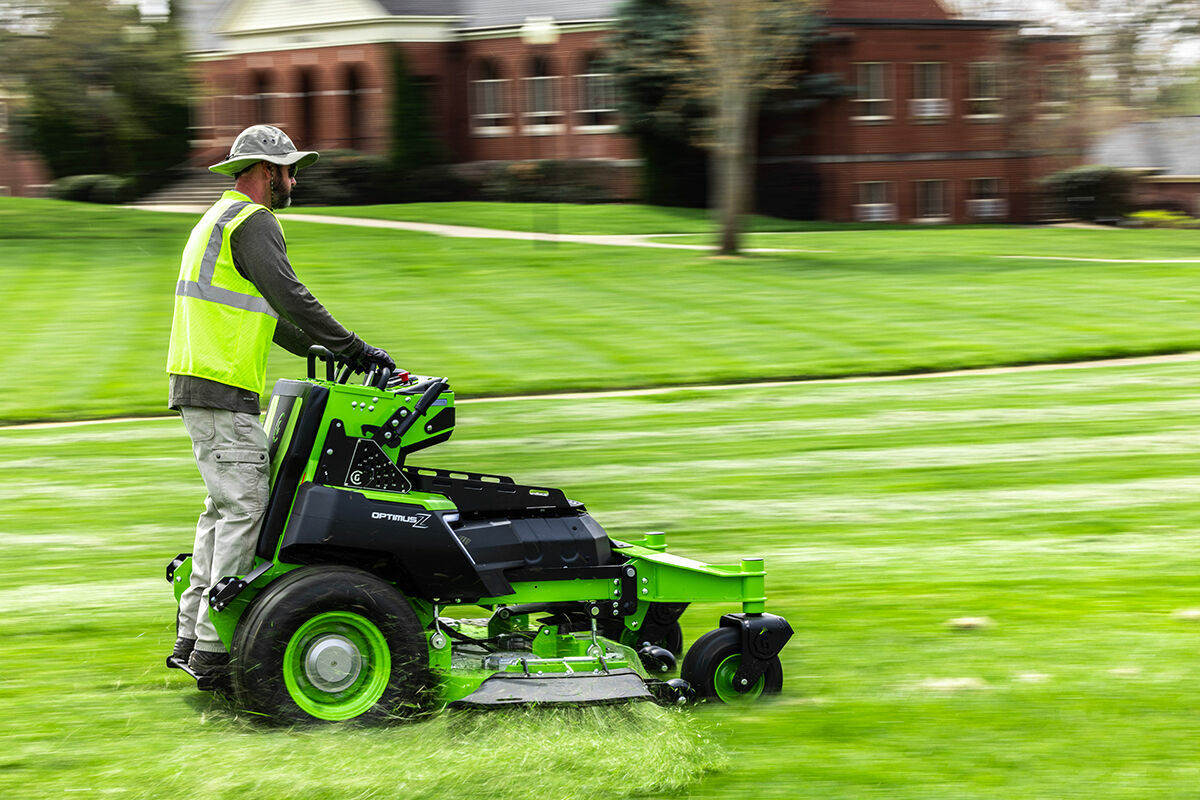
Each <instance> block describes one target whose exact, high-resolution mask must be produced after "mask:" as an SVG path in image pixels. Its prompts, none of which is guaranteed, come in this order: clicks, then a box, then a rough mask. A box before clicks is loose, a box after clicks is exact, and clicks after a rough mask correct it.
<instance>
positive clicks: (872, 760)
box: [0, 363, 1200, 800]
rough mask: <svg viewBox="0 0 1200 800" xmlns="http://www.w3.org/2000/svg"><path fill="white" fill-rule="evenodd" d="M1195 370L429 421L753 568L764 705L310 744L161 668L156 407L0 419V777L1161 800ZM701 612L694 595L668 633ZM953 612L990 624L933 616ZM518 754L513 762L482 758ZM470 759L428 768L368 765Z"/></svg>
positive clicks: (1175, 688)
mask: <svg viewBox="0 0 1200 800" xmlns="http://www.w3.org/2000/svg"><path fill="white" fill-rule="evenodd" d="M1198 387H1200V364H1197V363H1187V364H1164V365H1153V366H1126V367H1105V368H1098V369H1091V370H1086V371H1085V370H1062V371H1061V372H1050V373H1036V374H1035V373H1024V374H1009V375H988V376H963V377H953V378H926V379H912V380H906V381H896V382H893V383H887V384H841V385H838V384H819V385H818V384H811V385H798V386H788V387H772V388H753V387H738V388H737V389H735V390H730V391H725V392H703V391H700V392H696V391H688V392H677V393H673V394H668V395H662V396H654V397H628V398H605V399H602V400H597V401H588V400H586V399H580V398H572V399H568V398H547V399H538V400H530V399H523V400H513V401H508V402H494V403H486V404H483V403H481V404H475V405H472V404H464V405H463V406H462V407H461V408H460V413H459V427H458V431H457V432H456V437H455V439H453V440H452V441H451V442H449V443H447V444H446V445H442V446H439V447H438V448H435V449H433V450H430V451H428V452H423V453H419V454H416V455H415V456H414V457H413V459H412V460H413V461H414V462H415V463H420V464H428V465H431V466H445V467H450V468H460V469H480V470H484V471H491V472H497V473H501V474H510V475H513V476H515V477H517V478H518V480H523V481H527V482H530V483H536V482H538V479H539V476H541V477H545V476H551V477H553V476H566V475H568V474H572V473H573V474H575V475H576V478H575V479H573V480H571V481H570V483H569V485H566V486H564V487H563V488H565V489H568V490H569V495H570V496H573V497H577V498H578V499H581V500H584V501H585V502H587V504H588V507H589V509H591V510H592V511H593V513H594V514H595V515H596V517H597V519H598V520H599V521H600V522H601V523H602V524H604V525H605V526H606V527H607V528H608V529H609V530H610V531H612V532H613V533H614V535H617V536H621V535H636V534H637V533H639V532H641V531H645V530H654V529H659V530H665V531H667V534H668V541H669V542H670V543H671V549H672V551H673V552H677V553H680V554H684V555H695V556H697V557H702V558H709V559H712V560H716V561H724V562H728V561H736V559H737V558H738V557H739V556H743V555H761V556H764V557H765V558H766V560H767V565H768V570H769V576H768V585H767V592H768V595H769V596H770V601H769V603H770V605H769V608H770V609H771V610H774V611H777V612H778V613H782V614H784V615H785V616H787V617H788V618H789V620H791V622H792V624H793V626H794V627H795V628H796V630H797V637H796V639H795V640H794V641H793V643H792V645H791V646H789V648H788V649H787V650H786V651H785V653H784V667H785V673H786V675H787V679H786V680H787V682H786V694H785V696H784V697H783V698H782V701H781V702H779V703H775V704H767V705H762V706H756V707H754V708H752V709H749V710H746V711H739V712H737V713H733V714H723V713H721V712H720V711H715V712H714V710H712V709H702V710H699V711H697V712H693V713H692V714H691V715H690V716H685V717H666V718H659V717H657V716H656V717H652V718H648V719H647V718H638V719H637V720H636V724H634V725H633V727H632V728H624V727H621V726H622V725H623V724H625V723H626V722H628V721H629V720H630V717H629V716H628V714H627V713H626V712H621V711H615V712H614V713H612V714H606V713H604V712H601V713H600V714H599V715H598V716H594V717H580V716H578V715H576V717H573V718H570V719H565V720H564V719H555V718H552V717H547V716H538V715H530V716H528V717H523V716H522V717H503V718H497V717H494V716H478V717H477V716H465V717H463V716H459V717H453V716H451V717H442V718H439V719H437V720H433V721H430V722H427V723H419V724H416V725H410V726H402V727H399V728H388V729H379V730H363V729H353V728H350V729H347V728H340V729H337V730H334V731H320V730H318V731H300V730H292V731H271V730H266V729H263V728H261V727H260V726H256V725H253V724H250V723H248V722H247V721H245V720H243V719H240V718H235V717H234V715H233V714H232V713H231V712H230V711H229V709H228V708H225V707H222V706H220V705H217V704H213V703H212V701H211V699H210V698H208V697H206V696H203V695H197V694H196V693H195V692H194V691H193V690H191V689H190V688H188V687H187V685H186V681H185V680H183V679H182V678H180V677H179V676H177V675H174V674H171V673H167V672H165V671H164V670H163V669H162V668H161V667H160V666H159V665H160V664H161V660H162V656H163V655H164V654H165V652H166V650H167V649H169V645H170V642H171V639H172V636H173V631H172V630H171V614H172V608H171V602H170V596H169V588H168V587H167V586H166V584H165V582H163V581H162V579H161V570H162V567H163V565H164V564H165V562H166V561H167V560H168V559H169V558H170V557H171V556H172V555H174V554H175V553H176V552H179V551H180V550H183V549H186V548H187V541H188V539H189V537H190V533H189V532H190V528H191V526H192V524H193V522H194V518H195V514H196V513H197V512H198V510H199V505H200V501H201V500H202V494H203V491H202V489H201V487H200V483H199V477H198V476H197V475H196V473H195V467H194V465H193V464H192V463H191V456H190V452H189V448H188V446H187V440H186V437H185V436H184V435H183V432H182V428H181V426H180V425H179V423H178V421H177V420H176V421H159V420H155V421H146V422H135V423H114V424H112V425H106V426H103V428H100V429H94V428H89V429H63V430H60V431H46V430H30V431H5V432H3V433H0V486H2V487H4V489H5V490H6V491H9V490H10V487H13V486H15V487H16V490H17V491H24V490H25V489H26V488H29V487H36V486H37V485H38V484H43V485H45V486H48V487H51V488H52V489H53V490H52V491H42V490H40V489H39V490H37V491H35V492H34V493H33V494H31V495H30V496H28V497H24V498H21V497H18V498H17V499H11V500H6V501H5V502H3V503H0V548H2V549H3V557H4V561H5V564H6V565H8V566H9V569H7V570H5V571H4V573H3V574H0V607H2V608H3V609H4V612H5V613H4V614H3V615H0V637H2V640H3V641H4V642H5V643H6V644H5V655H4V670H3V671H2V672H0V691H3V693H4V696H5V699H6V700H7V701H9V708H11V709H13V711H12V712H11V713H9V714H8V715H7V717H6V744H7V745H8V746H7V747H6V748H5V751H4V752H3V754H0V766H2V767H3V768H2V769H0V793H3V795H4V796H5V797H6V798H8V797H12V798H16V799H17V800H24V798H35V797H37V798H40V797H43V796H45V795H46V794H47V793H55V794H57V793H61V792H62V791H64V790H67V789H83V788H86V789H87V790H88V791H91V792H95V793H98V792H105V791H107V792H112V793H118V792H120V793H122V794H124V795H127V796H130V797H154V796H161V795H162V794H164V793H171V794H178V793H183V794H189V793H190V794H202V793H205V792H207V791H209V790H210V789H212V788H213V787H217V786H220V787H223V789H229V788H230V787H234V788H237V789H238V790H239V791H245V792H252V793H254V794H255V795H256V796H260V797H264V798H273V797H280V798H282V797H291V796H297V795H304V796H306V797H320V798H325V797H327V798H331V800H332V798H335V797H339V798H340V797H344V796H345V795H346V792H347V791H353V792H354V793H357V794H358V795H361V796H363V797H384V796H394V795H395V794H404V795H405V796H411V797H434V796H436V797H439V798H443V799H444V800H457V798H467V797H477V796H479V795H480V794H481V793H482V794H487V795H488V796H490V797H497V798H508V797H514V798H517V797H527V796H530V795H531V794H543V795H546V796H563V795H565V794H571V795H572V796H575V797H579V798H581V800H583V799H585V798H592V797H602V796H603V797H622V796H635V797H636V796H643V797H657V796H664V797H665V796H678V795H679V794H680V793H681V792H683V791H685V790H686V792H687V793H689V794H690V796H692V797H714V798H715V797H721V798H727V797H733V796H755V797H780V798H783V797H786V798H789V799H790V800H793V799H795V798H800V799H801V800H807V799H808V798H814V799H815V798H821V800H828V799H829V798H855V799H856V800H859V799H860V798H862V797H868V796H871V795H873V794H886V795H887V796H899V797H913V798H931V799H932V798H947V799H949V798H953V799H954V800H963V798H966V799H967V800H975V799H976V798H979V800H984V799H985V798H987V799H988V800H990V799H991V798H997V797H1051V796H1053V797H1067V796H1072V793H1073V792H1075V791H1076V790H1077V789H1078V787H1079V786H1081V785H1083V786H1097V785H1103V786H1105V793H1106V797H1112V798H1118V800H1126V798H1128V800H1142V798H1144V797H1146V796H1155V797H1180V798H1183V797H1186V796H1188V794H1189V793H1190V792H1192V791H1193V790H1194V786H1195V777H1196V775H1195V770H1194V769H1193V766H1192V765H1193V764H1194V759H1193V758H1192V754H1191V753H1190V751H1189V748H1190V745H1189V744H1187V743H1189V742H1194V741H1197V740H1200V736H1198V734H1200V725H1198V724H1197V723H1196V721H1195V715H1194V713H1193V712H1192V711H1191V705H1190V702H1189V701H1188V698H1189V697H1190V696H1191V695H1192V694H1193V693H1194V686H1195V685H1196V683H1197V681H1200V664H1197V662H1196V658H1195V646H1196V636H1197V629H1196V628H1195V627H1194V625H1193V624H1191V623H1188V622H1187V621H1185V620H1182V619H1180V618H1176V617H1175V616H1174V612H1175V611H1177V610H1179V609H1186V608H1188V607H1192V606H1197V605H1200V589H1198V588H1197V577H1196V574H1197V570H1198V569H1200V556H1198V555H1197V553H1198V552H1200V551H1198V550H1197V547H1196V545H1197V539H1198V537H1200V499H1198V498H1197V497H1196V496H1195V492H1194V490H1193V489H1192V488H1190V487H1194V485H1195V482H1194V480H1192V477H1193V475H1194V469H1193V468H1192V466H1191V464H1192V461H1191V458H1190V453H1189V452H1188V450H1187V437H1188V436H1189V435H1190V432H1192V431H1195V430H1196V429H1197V427H1198V424H1197V422H1196V419H1197V417H1196V411H1197V407H1196V405H1195V402H1194V398H1195V397H1196V396H1197V394H1198V393H1197V392H1196V389H1197V388H1198ZM996 409H999V411H996ZM564 439H572V440H573V444H572V445H571V446H569V447H556V446H555V442H557V441H560V440H564ZM1039 448H1041V449H1042V450H1043V451H1044V452H1043V457H1041V458H1038V450H1039ZM1014 458H1015V459H1017V460H1016V461H1013V459H1014ZM806 459H815V460H816V461H815V462H814V463H811V464H810V465H809V466H810V467H815V468H812V469H810V468H809V467H805V466H803V465H804V464H805V463H806ZM821 459H826V461H825V462H824V463H822V462H821ZM689 461H691V462H692V463H691V468H690V469H689V464H688V462H689ZM890 462H895V463H894V464H893V465H892V466H891V467H889V463H890ZM905 462H908V463H905ZM796 464H799V465H800V466H796ZM621 465H628V466H629V467H630V468H631V472H632V474H631V475H629V476H627V477H625V478H622V477H621V476H619V475H613V474H612V471H613V470H617V469H619V468H620V467H621ZM643 467H644V468H645V469H644V470H643V471H642V472H641V473H639V469H641V468H643ZM789 470H796V472H797V474H790V475H789V474H788V471H789ZM805 470H807V471H805ZM91 492H100V493H104V492H108V493H109V494H107V495H103V494H101V495H100V496H99V497H98V496H97V495H95V494H89V493H91ZM155 585H159V586H161V589H160V590H158V591H159V592H160V593H159V594H156V590H155V589H154V588H153V587H154V586H155ZM725 610H729V609H727V608H718V607H715V606H713V607H710V606H698V607H693V608H690V609H689V610H688V612H687V613H686V614H685V616H684V626H685V629H686V631H687V635H688V637H689V639H690V638H694V637H695V636H697V635H699V634H700V633H702V632H704V631H705V630H708V629H710V628H712V627H713V626H715V625H716V621H717V617H718V615H719V614H720V613H721V612H722V611H725ZM968 615H973V616H987V617H989V618H991V619H992V620H993V621H994V624H993V626H992V627H991V628H987V629H983V630H980V631H976V632H970V633H963V632H954V631H952V630H950V629H948V628H947V627H946V624H945V623H946V621H947V620H949V619H951V618H954V617H961V616H968ZM62 687H70V692H71V702H70V704H64V703H63V694H62V692H63V689H62ZM455 720H458V721H457V722H456V721H455ZM681 721H682V723H683V725H682V728H676V727H673V726H674V725H676V724H678V723H680V722H681ZM614 735H619V737H620V742H621V746H620V747H618V748H615V749H614V747H613V736H614ZM706 740H707V741H706ZM1131 740H1133V741H1131ZM231 743H232V744H231ZM518 743H519V750H520V753H521V757H522V758H524V762H523V763H524V765H525V766H523V767H522V768H521V769H520V770H516V772H517V773H519V777H520V780H517V779H516V778H513V777H512V773H514V769H513V761H512V759H511V758H508V757H507V756H505V755H501V756H498V755H497V753H502V754H507V753H511V752H515V751H516V748H517V746H518ZM231 746H234V747H235V749H236V752H237V757H236V758H235V759H234V760H232V761H231V760H229V759H220V760H219V765H217V766H212V767H208V766H206V765H207V764H209V763H210V762H209V761H208V760H206V759H204V758H200V757H199V754H202V753H206V752H207V753H211V752H214V751H217V750H223V749H228V748H230V747H231ZM464 748H466V750H464ZM630 748H632V749H633V750H634V751H636V753H637V754H640V755H638V758H640V759H641V760H635V761H631V760H630V758H629V757H628V755H627V753H626V752H625V751H626V750H629V749H630ZM981 752H987V753H993V754H995V753H999V754H1002V757H993V756H989V757H988V758H986V759H982V758H981V757H980V753H981ZM605 753H607V755H605ZM580 754H595V757H593V756H591V755H587V756H586V757H585V756H581V755H580ZM1085 754H1086V755H1087V756H1088V757H1086V758H1085V757H1083V756H1084V755H1085ZM643 756H644V757H643ZM466 757H469V758H470V761H471V764H472V768H471V769H470V770H467V771H461V770H454V771H452V772H453V774H452V775H450V774H449V773H447V772H446V770H445V769H439V770H433V769H419V770H399V771H398V770H397V768H396V764H397V763H408V762H414V763H415V762H420V763H422V764H425V763H426V762H430V763H437V764H438V765H440V766H444V765H445V764H447V763H461V762H460V761H459V760H460V759H463V758H466ZM668 759H669V760H670V761H671V766H672V771H671V772H670V773H669V774H664V773H663V771H662V767H661V765H660V764H659V762H660V761H664V760H668ZM1154 759H1157V760H1156V761H1155V760H1154ZM181 760H182V761H181ZM183 762H187V763H196V764H198V766H197V767H195V768H194V769H190V770H180V769H179V768H178V764H179V763H183ZM1147 763H1155V764H1157V765H1158V766H1157V768H1156V771H1155V772H1154V774H1152V775H1151V774H1148V773H1147V772H1146V769H1145V765H1146V764H1147ZM262 764H270V765H272V766H271V768H270V770H268V771H263V770H262V769H261V765H262ZM714 768H715V769H717V771H716V772H708V773H705V770H706V769H707V770H711V769H714ZM764 775H770V776H771V779H770V781H764V780H763V776H764ZM505 776H508V777H505ZM1114 776H1119V777H1118V778H1116V779H1114Z"/></svg>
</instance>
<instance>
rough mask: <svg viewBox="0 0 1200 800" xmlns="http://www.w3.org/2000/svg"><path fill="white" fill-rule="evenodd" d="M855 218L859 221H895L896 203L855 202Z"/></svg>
mask: <svg viewBox="0 0 1200 800" xmlns="http://www.w3.org/2000/svg"><path fill="white" fill-rule="evenodd" d="M881 182H882V181H864V183H881ZM854 219H855V220H856V221H858V222H895V221H896V204H895V203H855V204H854Z"/></svg>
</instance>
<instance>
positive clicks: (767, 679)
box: [679, 628, 783, 703]
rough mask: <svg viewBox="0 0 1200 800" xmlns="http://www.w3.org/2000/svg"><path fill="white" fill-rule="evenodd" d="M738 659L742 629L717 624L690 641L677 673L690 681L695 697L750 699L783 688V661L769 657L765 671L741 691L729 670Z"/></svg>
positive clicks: (731, 670) (728, 701)
mask: <svg viewBox="0 0 1200 800" xmlns="http://www.w3.org/2000/svg"><path fill="white" fill-rule="evenodd" d="M741 659H742V633H741V631H739V630H737V629H736V628H717V629H716V630H715V631H709V632H708V633H706V634H704V635H703V636H701V637H700V638H699V639H697V640H696V641H695V643H694V644H692V646H691V649H689V650H688V652H687V655H686V656H685V657H684V659H683V666H682V667H681V668H680V670H679V677H681V678H683V679H684V680H685V681H687V682H688V683H690V684H691V685H692V689H694V690H695V692H696V698H697V699H705V700H720V701H721V702H723V703H745V702H753V701H754V700H757V699H758V698H759V697H761V696H762V695H766V694H779V692H780V691H782V690H783V665H782V664H780V663H779V656H775V657H774V658H772V659H771V661H770V664H769V665H768V666H767V671H766V672H765V673H763V675H762V676H761V677H760V678H759V679H758V680H757V681H756V682H755V684H754V685H753V686H752V687H750V689H749V690H748V691H746V692H744V693H740V692H738V691H737V690H736V689H735V688H734V686H733V680H732V679H733V673H734V672H735V671H736V670H737V667H738V665H739V664H740V663H741Z"/></svg>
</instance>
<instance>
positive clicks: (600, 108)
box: [575, 72, 619, 133]
mask: <svg viewBox="0 0 1200 800" xmlns="http://www.w3.org/2000/svg"><path fill="white" fill-rule="evenodd" d="M575 80H576V84H575V85H576V86H577V87H578V91H579V108H578V109H577V110H576V111H575V114H576V118H577V119H579V120H580V121H581V124H579V125H576V126H575V131H576V132H577V133H614V132H616V131H617V129H618V128H619V126H618V125H617V123H616V122H615V121H614V122H596V123H587V124H584V123H583V120H585V119H586V116H585V115H588V114H596V115H605V116H612V117H614V118H615V117H616V114H617V80H616V76H614V75H613V74H612V73H610V72H584V73H582V74H580V75H576V76H575ZM597 84H598V85H599V89H596V88H595V86H596V85H597ZM597 99H598V100H599V101H600V102H597V103H592V102H589V101H592V100H597Z"/></svg>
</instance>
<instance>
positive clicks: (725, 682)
mask: <svg viewBox="0 0 1200 800" xmlns="http://www.w3.org/2000/svg"><path fill="white" fill-rule="evenodd" d="M741 665H742V656H741V654H740V653H739V654H738V655H734V656H729V657H728V658H726V659H725V660H724V661H722V662H721V663H720V664H718V665H717V670H716V672H715V673H713V689H714V690H715V691H716V693H717V697H718V698H720V700H721V702H722V703H729V704H731V705H734V704H737V703H752V702H754V701H755V700H757V699H758V698H759V697H760V696H761V695H762V693H763V688H764V687H765V686H766V685H767V676H766V675H760V676H759V677H758V680H756V681H755V682H754V685H753V686H751V687H750V688H749V689H747V690H746V691H744V692H739V691H738V690H737V689H735V688H733V676H734V674H736V673H737V671H738V667H740V666H741Z"/></svg>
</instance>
